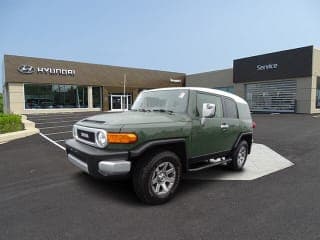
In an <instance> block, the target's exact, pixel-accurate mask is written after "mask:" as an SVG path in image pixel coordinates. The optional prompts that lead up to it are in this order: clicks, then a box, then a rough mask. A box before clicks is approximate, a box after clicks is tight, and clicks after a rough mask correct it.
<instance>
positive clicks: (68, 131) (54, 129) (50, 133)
mask: <svg viewBox="0 0 320 240" xmlns="http://www.w3.org/2000/svg"><path fill="white" fill-rule="evenodd" d="M96 114H101V112H79V113H58V114H37V115H28V116H27V117H28V119H29V120H30V121H33V122H34V123H35V124H36V128H38V129H39V130H40V133H41V136H42V137H44V138H46V139H47V140H49V141H52V142H53V143H55V144H56V146H58V147H60V148H61V149H64V148H65V144H64V141H65V140H66V139H69V138H72V125H73V124H74V123H76V122H77V121H79V120H81V119H83V118H86V117H89V116H92V115H96Z"/></svg>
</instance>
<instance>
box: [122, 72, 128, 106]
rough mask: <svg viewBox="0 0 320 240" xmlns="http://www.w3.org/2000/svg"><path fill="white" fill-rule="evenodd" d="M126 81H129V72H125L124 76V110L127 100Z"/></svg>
mask: <svg viewBox="0 0 320 240" xmlns="http://www.w3.org/2000/svg"><path fill="white" fill-rule="evenodd" d="M126 81H127V74H126V73H125V74H124V76H123V98H122V99H123V101H124V103H123V104H122V106H121V108H122V110H125V108H126V102H127V97H126ZM123 101H121V102H123Z"/></svg>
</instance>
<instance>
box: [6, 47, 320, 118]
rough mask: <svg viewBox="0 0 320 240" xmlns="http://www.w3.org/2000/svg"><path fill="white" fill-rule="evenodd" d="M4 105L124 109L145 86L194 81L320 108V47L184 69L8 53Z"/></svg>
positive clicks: (290, 108)
mask: <svg viewBox="0 0 320 240" xmlns="http://www.w3.org/2000/svg"><path fill="white" fill-rule="evenodd" d="M3 73H4V78H3V79H4V81H3V92H4V110H5V111H6V112H13V113H19V114H31V113H51V112H77V111H99V110H102V111H122V110H127V109H130V106H131V104H132V102H133V101H134V99H135V98H136V97H137V95H138V93H139V92H140V91H142V90H144V89H152V88H161V87H180V86H196V87H207V88H216V89H221V90H224V91H228V92H232V93H234V94H236V95H239V96H241V97H243V98H244V99H246V100H247V101H248V103H249V105H250V109H251V111H253V112H283V113H320V50H319V49H316V48H314V47H313V46H307V47H302V48H296V49H290V50H285V51H280V52H274V53H268V54H263V55H259V56H253V57H246V58H241V59H236V60H234V61H233V68H229V69H223V70H217V71H212V72H204V73H198V74H191V75H186V74H185V73H177V72H167V71H157V70H147V69H137V68H126V67H115V66H106V65H98V64H89V63H79V62H71V61H61V60H51V59H42V58H33V57H22V56H12V55H5V56H4V71H3Z"/></svg>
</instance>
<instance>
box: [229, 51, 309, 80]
mask: <svg viewBox="0 0 320 240" xmlns="http://www.w3.org/2000/svg"><path fill="white" fill-rule="evenodd" d="M312 51H313V47H312V46H308V47H303V48H296V49H292V50H286V51H281V52H275V53H269V54H264V55H259V56H254V57H248V58H241V59H237V60H234V61H233V82H234V83H245V82H255V81H267V80H275V79H288V78H298V77H308V76H311V75H312Z"/></svg>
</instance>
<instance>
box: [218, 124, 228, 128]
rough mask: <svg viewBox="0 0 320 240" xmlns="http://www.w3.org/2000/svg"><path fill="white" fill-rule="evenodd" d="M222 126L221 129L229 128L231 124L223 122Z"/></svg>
mask: <svg viewBox="0 0 320 240" xmlns="http://www.w3.org/2000/svg"><path fill="white" fill-rule="evenodd" d="M220 127H221V129H227V128H229V125H228V124H226V123H222V124H221V126H220Z"/></svg>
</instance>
